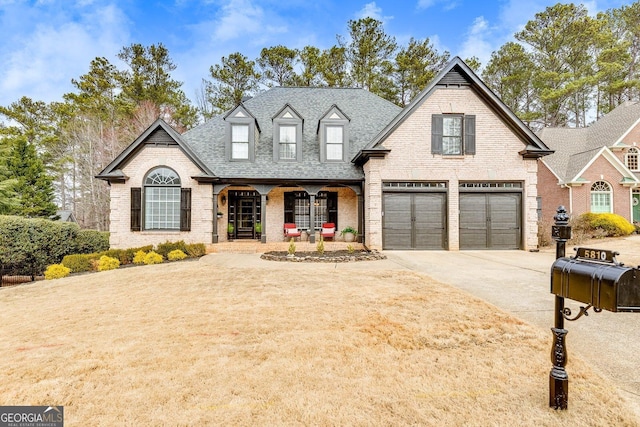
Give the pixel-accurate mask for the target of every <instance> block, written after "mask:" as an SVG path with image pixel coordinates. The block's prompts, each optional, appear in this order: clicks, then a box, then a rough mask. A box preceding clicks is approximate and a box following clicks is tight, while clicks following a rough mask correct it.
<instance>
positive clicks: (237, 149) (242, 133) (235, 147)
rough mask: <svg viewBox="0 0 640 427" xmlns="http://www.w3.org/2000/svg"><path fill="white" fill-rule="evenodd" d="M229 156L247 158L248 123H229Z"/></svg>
mask: <svg viewBox="0 0 640 427" xmlns="http://www.w3.org/2000/svg"><path fill="white" fill-rule="evenodd" d="M231 158H232V159H248V158H249V125H245V124H234V125H231Z"/></svg>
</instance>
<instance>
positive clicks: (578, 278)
mask: <svg viewBox="0 0 640 427" xmlns="http://www.w3.org/2000/svg"><path fill="white" fill-rule="evenodd" d="M615 255H616V254H615V253H614V252H611V251H605V250H599V249H587V248H578V249H577V254H576V256H575V257H573V258H565V257H562V258H558V259H556V261H555V262H554V263H553V265H552V267H551V293H553V294H556V295H558V296H560V297H564V298H569V299H572V300H576V301H579V302H582V303H585V304H590V305H592V306H593V307H595V308H597V309H604V310H609V311H614V312H615V311H635V312H640V270H638V269H636V268H631V267H625V266H624V265H622V264H620V263H618V262H617V261H616V259H615Z"/></svg>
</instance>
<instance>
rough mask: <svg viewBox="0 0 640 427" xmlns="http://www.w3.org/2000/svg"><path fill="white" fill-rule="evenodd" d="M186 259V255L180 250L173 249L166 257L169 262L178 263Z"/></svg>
mask: <svg viewBox="0 0 640 427" xmlns="http://www.w3.org/2000/svg"><path fill="white" fill-rule="evenodd" d="M186 257H187V254H185V253H184V252H182V251H181V250H180V249H175V250H173V251H171V252H169V254H168V255H167V259H168V260H169V261H180V260H182V259H185V258H186Z"/></svg>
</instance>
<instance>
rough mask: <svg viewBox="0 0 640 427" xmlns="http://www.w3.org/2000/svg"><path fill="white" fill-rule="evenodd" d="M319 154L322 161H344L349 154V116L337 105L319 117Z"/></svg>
mask: <svg viewBox="0 0 640 427" xmlns="http://www.w3.org/2000/svg"><path fill="white" fill-rule="evenodd" d="M318 131H319V138H320V155H321V161H323V162H346V161H347V160H348V158H347V156H348V154H349V118H348V117H347V116H346V115H345V114H344V113H343V112H342V111H340V109H339V108H338V107H337V106H335V105H334V106H333V107H331V109H329V111H328V112H327V114H325V115H324V116H323V118H322V119H320V124H319V129H318Z"/></svg>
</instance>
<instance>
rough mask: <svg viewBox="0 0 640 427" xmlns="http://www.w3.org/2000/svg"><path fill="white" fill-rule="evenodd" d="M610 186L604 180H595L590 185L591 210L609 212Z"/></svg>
mask: <svg viewBox="0 0 640 427" xmlns="http://www.w3.org/2000/svg"><path fill="white" fill-rule="evenodd" d="M611 206H612V204H611V186H610V185H609V183H607V182H605V181H596V182H594V183H593V185H592V186H591V212H593V213H610V212H611Z"/></svg>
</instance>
